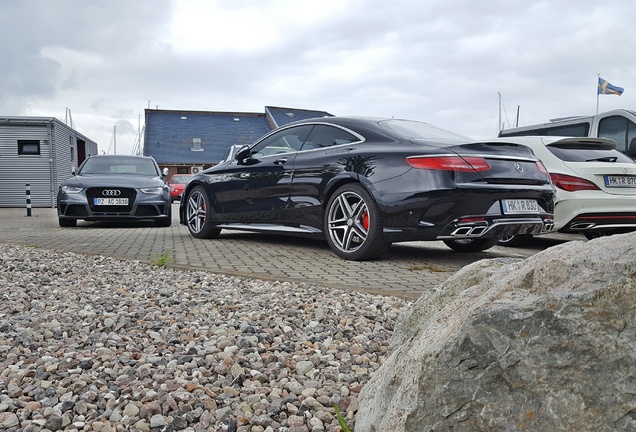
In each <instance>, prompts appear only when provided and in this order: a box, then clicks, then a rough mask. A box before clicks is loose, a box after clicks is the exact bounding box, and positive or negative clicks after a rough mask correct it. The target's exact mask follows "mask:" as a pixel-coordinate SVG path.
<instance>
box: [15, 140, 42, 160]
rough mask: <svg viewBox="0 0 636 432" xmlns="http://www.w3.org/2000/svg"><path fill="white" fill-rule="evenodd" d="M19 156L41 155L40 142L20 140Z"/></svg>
mask: <svg viewBox="0 0 636 432" xmlns="http://www.w3.org/2000/svg"><path fill="white" fill-rule="evenodd" d="M18 154H19V155H36V156H39V155H40V141H38V140H18Z"/></svg>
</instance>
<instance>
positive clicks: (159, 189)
mask: <svg viewBox="0 0 636 432" xmlns="http://www.w3.org/2000/svg"><path fill="white" fill-rule="evenodd" d="M139 190H140V191H142V192H143V193H145V194H148V195H161V193H162V192H163V188H162V187H150V188H140V189H139Z"/></svg>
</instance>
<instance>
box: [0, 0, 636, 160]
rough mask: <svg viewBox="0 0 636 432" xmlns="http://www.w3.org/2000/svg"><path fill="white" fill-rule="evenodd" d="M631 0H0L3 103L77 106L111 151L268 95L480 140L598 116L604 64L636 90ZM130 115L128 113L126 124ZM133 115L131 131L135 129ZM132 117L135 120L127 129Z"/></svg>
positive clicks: (76, 116)
mask: <svg viewBox="0 0 636 432" xmlns="http://www.w3.org/2000/svg"><path fill="white" fill-rule="evenodd" d="M635 12H636V4H632V3H631V2H625V1H622V0H607V1H604V2H603V3H598V2H596V1H592V0H580V1H579V0H559V1H534V2H510V1H504V0H491V1H488V2H474V1H469V0H444V1H441V0H430V1H426V2H418V1H415V0H395V1H392V2H387V1H379V0H328V1H323V2H320V3H315V2H311V1H308V0H271V1H267V2H253V1H247V0H232V1H230V0H217V1H211V0H206V1H204V0H135V1H134V2H130V1H127V0H109V1H107V2H86V1H84V0H55V1H48V2H43V1H39V0H21V1H20V2H0V32H2V34H3V36H4V38H5V40H11V41H12V42H11V43H8V44H3V45H2V46H0V56H1V57H0V58H2V59H3V73H2V74H1V75H0V113H2V114H3V115H42V116H54V117H58V118H60V119H63V118H64V115H65V112H66V111H65V110H66V109H67V108H69V109H71V112H72V114H73V120H74V124H75V127H76V128H77V129H78V130H79V131H80V132H82V133H83V134H84V135H86V136H88V137H90V138H92V139H94V140H96V141H98V143H99V144H100V148H101V149H104V150H105V149H106V148H107V147H108V146H109V142H110V141H111V140H112V131H113V128H114V126H116V125H117V130H118V134H119V133H120V132H119V130H120V129H121V139H118V143H119V142H121V144H120V145H118V148H121V150H122V151H130V150H132V148H133V147H134V145H135V144H134V142H135V140H137V139H138V129H139V126H138V122H139V118H140V116H141V117H142V118H143V110H144V108H146V107H148V106H150V107H153V108H155V107H159V108H160V109H183V110H207V111H247V112H263V108H264V106H266V105H276V106H290V107H297V108H307V109H318V110H325V111H329V112H331V113H334V114H342V115H349V114H355V115H374V116H380V115H387V116H395V117H403V118H411V119H416V120H422V121H427V122H430V123H433V124H436V125H438V126H440V127H444V128H447V129H451V130H455V131H457V132H459V133H464V134H468V135H472V136H477V137H481V136H494V135H495V134H496V132H497V117H498V104H499V101H498V93H500V94H501V95H502V96H503V100H504V102H505V105H504V108H505V114H506V115H505V116H504V117H507V120H505V121H506V123H508V124H510V123H511V122H513V121H514V117H515V114H516V110H517V107H520V109H519V110H520V121H521V122H522V124H523V123H525V124H530V123H537V122H544V121H546V120H547V119H549V118H552V117H560V116H566V115H575V114H586V113H593V111H594V110H595V105H596V93H595V92H596V78H597V74H599V73H600V74H601V76H602V77H603V78H605V79H607V80H608V81H610V82H611V83H613V84H615V85H619V86H621V87H624V88H625V93H624V94H623V96H620V97H617V96H604V97H603V98H602V99H601V101H600V103H601V110H609V109H612V108H618V107H623V108H629V107H630V106H633V105H634V101H635V100H636V96H632V93H633V94H636V82H635V81H636V78H634V77H636V74H635V73H634V72H636V71H635V69H636V61H635V60H633V59H632V56H631V55H630V54H629V53H631V52H633V51H634V48H636V46H635V45H636V42H635V41H633V40H632V38H629V37H626V35H629V34H631V28H632V26H633V23H632V20H631V17H633V16H635V15H636V13H635ZM122 122H123V123H122ZM122 124H127V126H126V127H124V126H121V127H120V125H122ZM129 126H132V128H131V127H129Z"/></svg>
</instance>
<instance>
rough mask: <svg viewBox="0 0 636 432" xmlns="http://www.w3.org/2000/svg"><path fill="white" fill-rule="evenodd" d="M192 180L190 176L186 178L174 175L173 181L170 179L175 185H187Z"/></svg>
mask: <svg viewBox="0 0 636 432" xmlns="http://www.w3.org/2000/svg"><path fill="white" fill-rule="evenodd" d="M189 179H190V176H184V175H173V176H172V179H170V183H175V184H186V183H187V182H188V180H189Z"/></svg>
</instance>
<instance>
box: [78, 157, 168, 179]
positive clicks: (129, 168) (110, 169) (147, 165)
mask: <svg viewBox="0 0 636 432" xmlns="http://www.w3.org/2000/svg"><path fill="white" fill-rule="evenodd" d="M80 174H135V175H145V176H159V171H157V168H156V166H155V164H154V162H153V160H152V159H147V158H131V157H92V158H90V159H88V160H87V161H86V163H84V166H83V167H82V170H81V171H80Z"/></svg>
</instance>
